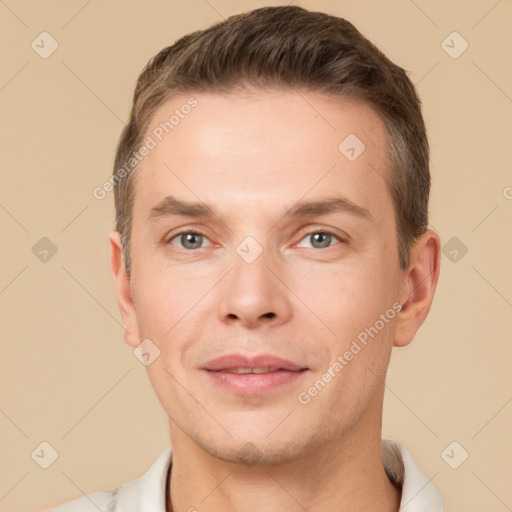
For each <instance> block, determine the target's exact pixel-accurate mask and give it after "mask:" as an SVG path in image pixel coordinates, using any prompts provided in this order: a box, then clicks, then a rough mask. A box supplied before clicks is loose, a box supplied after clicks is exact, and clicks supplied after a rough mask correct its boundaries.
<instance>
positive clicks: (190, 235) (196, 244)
mask: <svg viewBox="0 0 512 512" xmlns="http://www.w3.org/2000/svg"><path fill="white" fill-rule="evenodd" d="M175 240H176V241H177V242H175ZM203 242H208V245H210V244H209V240H208V238H206V236H204V235H203V234H202V233H198V232H197V231H183V232H182V233H178V234H177V235H174V236H173V237H172V238H171V239H170V240H169V241H168V242H167V243H169V244H172V245H177V246H178V247H180V248H182V249H186V250H193V249H202V248H203V247H207V246H208V245H204V246H203Z"/></svg>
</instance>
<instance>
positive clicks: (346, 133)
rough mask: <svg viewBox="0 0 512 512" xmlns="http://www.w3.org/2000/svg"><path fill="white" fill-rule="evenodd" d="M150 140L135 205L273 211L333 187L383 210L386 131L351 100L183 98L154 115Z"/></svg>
mask: <svg viewBox="0 0 512 512" xmlns="http://www.w3.org/2000/svg"><path fill="white" fill-rule="evenodd" d="M148 137H149V138H150V139H151V140H152V141H153V143H154V147H153V148H152V149H151V151H150V152H149V154H148V155H147V156H146V157H145V158H144V159H143V161H142V162H141V164H140V166H139V172H138V173H137V179H136V187H135V189H136V192H135V206H136V207H138V208H145V209H149V208H151V206H152V205H154V204H155V203H157V202H158V201H159V200H161V199H162V198H163V197H165V195H167V194H172V195H181V196H184V197H185V198H187V199H190V200H197V199H198V198H200V199H202V200H205V201H206V200H207V202H209V203H216V202H219V201H223V202H224V203H225V202H231V203H232V204H233V205H234V204H235V202H237V204H238V205H239V206H245V207H247V205H248V204H249V203H251V202H260V203H261V202H266V203H268V204H267V206H268V207H270V208H271V207H272V206H273V205H275V206H277V205H280V204H282V203H283V202H285V203H290V202H295V201H296V200H298V199H299V198H300V196H303V195H304V194H313V195H314V194H322V193H326V192H328V191H329V192H333V188H336V189H338V188H340V189H342V190H340V191H341V192H343V194H344V195H348V196H350V197H351V198H352V199H354V201H356V202H359V203H361V205H362V206H363V207H366V208H368V207H369V206H371V205H372V204H373V206H374V207H382V208H384V207H385V206H386V204H385V203H389V193H388V190H387V187H386V180H388V179H389V178H388V177H387V175H388V169H387V168H388V156H387V152H386V147H387V134H386V131H385V128H384V125H383V123H382V122H381V120H380V118H379V116H378V115H377V113H376V112H375V111H374V109H373V108H371V107H370V106H369V105H367V104H365V103H362V102H359V101H354V100H352V99H347V98H339V97H333V96H326V95H322V94H319V93H313V92H306V91H298V90H270V91H262V90H252V91H243V92H233V93H229V94H228V93H222V94H220V93H219V94H216V93H198V94H190V95H187V94H184V95H180V96H176V97H174V98H172V99H170V100H169V101H167V102H166V103H164V104H163V105H162V106H161V107H160V108H159V109H158V110H157V111H156V112H155V114H154V116H153V118H152V120H151V123H150V125H149V127H148V130H147V132H146V138H148ZM276 201H277V202H276ZM388 206H389V204H388Z"/></svg>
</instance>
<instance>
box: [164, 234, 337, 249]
mask: <svg viewBox="0 0 512 512" xmlns="http://www.w3.org/2000/svg"><path fill="white" fill-rule="evenodd" d="M317 233H322V234H324V235H330V236H332V237H333V238H335V239H337V240H338V242H340V243H346V240H344V239H343V238H341V237H340V236H339V235H337V234H336V233H334V232H332V231H329V230H327V229H315V230H312V231H309V232H307V233H305V234H304V235H303V236H302V237H301V238H300V240H299V242H298V243H300V242H301V241H302V240H304V239H305V238H306V237H308V236H311V235H314V234H317ZM188 234H191V235H201V236H203V237H204V238H206V239H207V240H209V238H208V236H207V235H205V234H204V233H203V232H202V231H199V230H184V231H180V232H178V233H175V234H173V235H172V237H170V238H169V239H168V240H167V241H166V242H165V243H166V245H168V244H171V241H172V240H174V239H175V238H178V237H179V236H181V235H188ZM330 247H332V246H331V245H329V246H328V247H323V248H321V249H323V250H325V249H329V248H330ZM199 249H206V247H199V248H198V249H183V250H185V251H187V252H193V251H197V250H199ZM307 249H317V250H320V249H318V248H316V247H307Z"/></svg>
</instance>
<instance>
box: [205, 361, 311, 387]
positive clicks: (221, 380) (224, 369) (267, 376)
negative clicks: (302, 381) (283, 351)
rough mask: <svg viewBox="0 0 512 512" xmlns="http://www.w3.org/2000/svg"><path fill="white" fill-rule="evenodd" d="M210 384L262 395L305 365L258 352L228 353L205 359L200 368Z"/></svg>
mask: <svg viewBox="0 0 512 512" xmlns="http://www.w3.org/2000/svg"><path fill="white" fill-rule="evenodd" d="M201 370H203V371H205V372H206V373H207V375H208V377H209V378H210V379H211V380H212V381H213V383H214V384H216V385H217V386H219V387H220V388H222V389H223V390H225V391H228V392H230V393H234V394H236V395H246V396H247V395H263V394H265V393H268V392H270V391H272V390H274V389H277V388H278V387H281V386H284V385H286V384H291V383H292V382H295V381H296V380H297V379H299V378H300V377H301V376H302V375H304V373H306V372H307V371H308V370H309V368H307V367H306V366H302V365H300V364H297V363H294V362H292V361H289V360H286V359H283V358H280V357H277V356H273V355H269V354H261V355H257V356H252V357H246V356H242V355H238V354H231V355H227V356H223V357H219V358H217V359H214V360H212V361H209V362H208V363H206V364H205V365H204V367H202V368H201Z"/></svg>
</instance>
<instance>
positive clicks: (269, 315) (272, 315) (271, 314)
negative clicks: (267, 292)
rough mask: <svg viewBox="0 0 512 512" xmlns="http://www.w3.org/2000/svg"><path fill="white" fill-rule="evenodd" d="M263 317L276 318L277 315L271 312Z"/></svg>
mask: <svg viewBox="0 0 512 512" xmlns="http://www.w3.org/2000/svg"><path fill="white" fill-rule="evenodd" d="M262 316H264V317H265V318H274V317H275V316H276V314H275V313H272V312H269V313H265V314H264V315H262Z"/></svg>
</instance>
